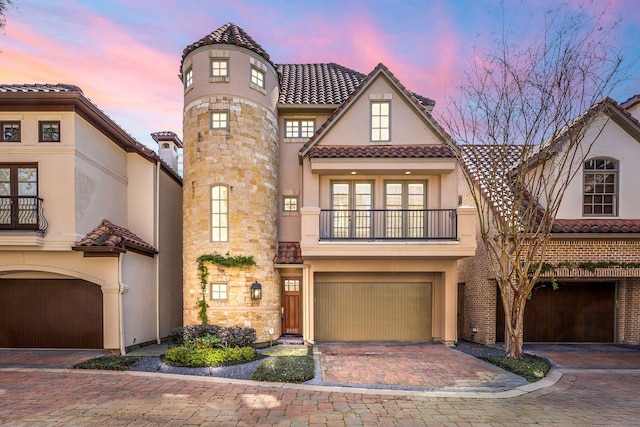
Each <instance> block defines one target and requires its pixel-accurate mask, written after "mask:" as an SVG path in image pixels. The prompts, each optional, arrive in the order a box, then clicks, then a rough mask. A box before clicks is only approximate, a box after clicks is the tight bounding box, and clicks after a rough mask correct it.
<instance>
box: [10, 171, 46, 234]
mask: <svg viewBox="0 0 640 427" xmlns="http://www.w3.org/2000/svg"><path fill="white" fill-rule="evenodd" d="M38 208H39V199H38V165H37V164H35V163H25V164H22V163H16V164H10V163H9V164H0V229H9V230H19V229H37V228H38V226H39V209H38Z"/></svg>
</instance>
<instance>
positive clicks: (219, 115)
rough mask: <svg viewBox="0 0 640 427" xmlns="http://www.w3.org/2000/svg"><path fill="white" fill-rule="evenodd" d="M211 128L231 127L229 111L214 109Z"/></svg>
mask: <svg viewBox="0 0 640 427" xmlns="http://www.w3.org/2000/svg"><path fill="white" fill-rule="evenodd" d="M211 129H229V112H228V111H212V112H211Z"/></svg>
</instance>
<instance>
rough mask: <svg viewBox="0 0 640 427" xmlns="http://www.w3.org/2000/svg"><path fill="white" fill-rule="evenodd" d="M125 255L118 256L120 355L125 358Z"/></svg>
mask: <svg viewBox="0 0 640 427" xmlns="http://www.w3.org/2000/svg"><path fill="white" fill-rule="evenodd" d="M123 257H124V254H121V253H120V254H118V317H119V318H120V320H119V322H118V325H119V328H118V329H119V335H120V337H119V338H120V339H119V341H120V354H121V355H122V356H124V355H125V354H127V350H126V348H125V346H124V310H123V309H122V305H123V304H122V295H123V294H124V292H125V285H124V283H122V259H123Z"/></svg>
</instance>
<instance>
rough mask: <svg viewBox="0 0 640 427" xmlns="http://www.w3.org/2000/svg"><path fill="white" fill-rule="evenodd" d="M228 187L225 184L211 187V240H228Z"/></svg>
mask: <svg viewBox="0 0 640 427" xmlns="http://www.w3.org/2000/svg"><path fill="white" fill-rule="evenodd" d="M228 204H229V189H228V188H227V186H226V185H214V186H213V187H211V241H212V242H226V241H228V240H229V205H228Z"/></svg>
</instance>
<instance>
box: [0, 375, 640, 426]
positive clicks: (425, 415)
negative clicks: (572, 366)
mask: <svg viewBox="0 0 640 427" xmlns="http://www.w3.org/2000/svg"><path fill="white" fill-rule="evenodd" d="M344 390H345V389H340V390H339V391H332V389H327V388H326V387H312V386H293V385H289V386H281V385H278V386H270V385H262V384H257V383H253V382H248V381H247V382H241V381H236V382H235V383H234V382H232V383H225V382H222V381H221V380H219V379H215V378H200V377H186V376H173V375H166V374H146V373H119V372H100V371H70V370H47V369H29V370H19V369H12V370H4V369H0V424H1V425H8V426H18V425H29V426H58V425H60V426H62V425H64V426H67V425H100V426H145V425H149V426H152V425H163V426H174V425H175V426H181V425H196V426H255V425H265V426H266V425H281V426H344V425H349V426H376V425H400V426H421V425H429V426H432V425H447V426H468V425H491V426H521V425H562V426H574V425H575V426H586V425H607V426H611V425H623V426H630V425H639V424H640V371H638V370H608V371H607V370H597V371H589V370H581V371H571V372H568V373H565V374H564V375H563V376H562V378H561V379H560V380H559V381H558V382H557V383H556V384H554V385H553V386H551V387H549V388H544V389H540V390H538V391H535V392H532V393H529V394H525V395H522V396H519V397H515V398H505V399H495V398H488V399H472V398H464V397H431V396H429V395H428V392H407V394H406V395H399V394H393V392H392V391H388V390H377V391H376V390H371V392H372V394H365V393H361V392H349V391H344ZM383 391H384V392H388V393H391V394H383V393H382V392H383Z"/></svg>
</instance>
